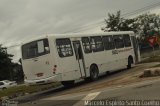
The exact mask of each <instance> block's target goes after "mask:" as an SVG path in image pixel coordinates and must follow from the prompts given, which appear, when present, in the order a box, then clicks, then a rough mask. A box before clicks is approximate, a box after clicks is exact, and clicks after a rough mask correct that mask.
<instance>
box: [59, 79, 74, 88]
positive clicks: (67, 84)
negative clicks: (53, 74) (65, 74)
mask: <svg viewBox="0 0 160 106" xmlns="http://www.w3.org/2000/svg"><path fill="white" fill-rule="evenodd" d="M61 83H62V85H63V86H64V87H71V86H73V85H74V80H73V81H62V82H61Z"/></svg>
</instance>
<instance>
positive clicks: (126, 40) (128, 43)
mask: <svg viewBox="0 0 160 106" xmlns="http://www.w3.org/2000/svg"><path fill="white" fill-rule="evenodd" d="M123 39H124V45H125V47H130V46H131V39H130V36H129V35H123Z"/></svg>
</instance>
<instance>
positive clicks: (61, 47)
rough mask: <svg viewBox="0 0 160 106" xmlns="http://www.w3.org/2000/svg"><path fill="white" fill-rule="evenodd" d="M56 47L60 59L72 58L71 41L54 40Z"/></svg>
mask: <svg viewBox="0 0 160 106" xmlns="http://www.w3.org/2000/svg"><path fill="white" fill-rule="evenodd" d="M56 45H57V51H58V54H59V56H60V57H68V56H73V50H72V47H71V41H70V40H69V39H68V38H63V39H56Z"/></svg>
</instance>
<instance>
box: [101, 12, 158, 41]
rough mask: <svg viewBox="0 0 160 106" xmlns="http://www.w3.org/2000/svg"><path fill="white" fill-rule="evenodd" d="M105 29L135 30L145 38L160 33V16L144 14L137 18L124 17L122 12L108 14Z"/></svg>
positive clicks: (107, 30)
mask: <svg viewBox="0 0 160 106" xmlns="http://www.w3.org/2000/svg"><path fill="white" fill-rule="evenodd" d="M105 23H106V26H105V27H104V28H102V30H103V31H105V32H109V31H134V32H135V33H136V34H137V35H140V36H139V38H145V37H148V36H153V35H156V34H159V33H160V17H159V15H156V14H142V15H139V16H137V17H135V18H130V19H124V18H122V17H121V12H120V11H118V12H117V13H116V14H110V13H109V14H108V18H107V19H105Z"/></svg>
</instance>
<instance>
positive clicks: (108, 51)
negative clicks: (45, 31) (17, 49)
mask: <svg viewBox="0 0 160 106" xmlns="http://www.w3.org/2000/svg"><path fill="white" fill-rule="evenodd" d="M21 50H22V66H23V71H24V74H25V82H26V83H28V84H44V83H49V82H56V81H60V82H62V84H63V85H65V86H67V85H71V84H73V83H74V81H75V80H77V79H85V78H90V79H92V80H96V79H97V78H98V76H99V75H100V74H101V73H105V72H111V71H116V70H119V69H123V68H126V67H127V68H131V66H132V64H134V63H135V61H136V57H138V52H137V51H138V49H137V44H136V40H135V36H134V33H133V32H130V31H124V32H104V33H95V34H75V33H73V34H55V35H48V36H45V37H42V38H39V39H34V40H32V41H29V42H27V43H24V44H22V46H21Z"/></svg>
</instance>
